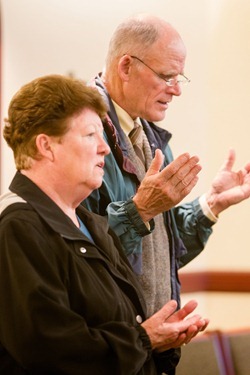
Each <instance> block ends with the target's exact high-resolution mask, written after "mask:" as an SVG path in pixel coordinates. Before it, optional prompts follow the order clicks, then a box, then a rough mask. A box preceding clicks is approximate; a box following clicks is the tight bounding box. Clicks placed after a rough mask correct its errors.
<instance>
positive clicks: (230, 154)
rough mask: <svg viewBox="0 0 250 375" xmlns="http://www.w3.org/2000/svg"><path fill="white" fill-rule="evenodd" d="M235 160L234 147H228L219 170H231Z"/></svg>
mask: <svg viewBox="0 0 250 375" xmlns="http://www.w3.org/2000/svg"><path fill="white" fill-rule="evenodd" d="M234 162H235V151H234V149H232V148H230V150H229V152H228V157H227V159H226V160H225V162H224V163H223V164H222V166H221V168H220V170H221V171H231V170H232V168H233V165H234Z"/></svg>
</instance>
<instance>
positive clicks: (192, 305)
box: [175, 300, 198, 320]
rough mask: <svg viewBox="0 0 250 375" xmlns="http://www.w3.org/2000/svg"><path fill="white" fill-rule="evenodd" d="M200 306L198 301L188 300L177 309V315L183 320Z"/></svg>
mask: <svg viewBox="0 0 250 375" xmlns="http://www.w3.org/2000/svg"><path fill="white" fill-rule="evenodd" d="M197 306H198V303H197V301H195V300H191V301H189V302H187V303H186V304H185V305H184V306H183V307H182V308H181V309H180V310H178V311H176V313H175V315H176V316H177V317H178V319H180V320H182V319H184V318H186V317H187V316H188V315H189V314H191V313H192V312H193V311H194V310H195V309H196V307H197Z"/></svg>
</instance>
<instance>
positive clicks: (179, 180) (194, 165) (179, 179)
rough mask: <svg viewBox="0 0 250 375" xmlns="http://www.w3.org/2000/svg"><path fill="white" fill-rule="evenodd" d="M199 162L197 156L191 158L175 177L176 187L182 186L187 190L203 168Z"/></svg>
mask: <svg viewBox="0 0 250 375" xmlns="http://www.w3.org/2000/svg"><path fill="white" fill-rule="evenodd" d="M198 162H199V158H198V157H197V156H192V157H191V158H189V160H188V161H187V162H186V163H185V164H183V165H182V166H181V167H180V168H179V170H178V171H177V172H176V173H175V174H174V175H173V177H172V184H173V185H175V186H178V184H181V186H183V188H186V187H187V186H188V185H189V184H190V183H191V182H192V181H193V179H194V178H195V177H196V176H197V174H198V173H199V172H200V171H201V166H200V165H199V164H198Z"/></svg>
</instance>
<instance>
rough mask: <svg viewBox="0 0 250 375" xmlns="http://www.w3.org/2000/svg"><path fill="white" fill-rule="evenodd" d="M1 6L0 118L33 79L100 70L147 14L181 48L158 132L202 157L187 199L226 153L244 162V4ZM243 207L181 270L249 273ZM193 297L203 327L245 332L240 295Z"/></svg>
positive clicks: (47, 0) (54, 0) (9, 0)
mask: <svg viewBox="0 0 250 375" xmlns="http://www.w3.org/2000/svg"><path fill="white" fill-rule="evenodd" d="M1 8H2V21H3V51H2V52H3V61H2V63H3V75H2V92H3V97H2V112H3V113H2V117H3V116H5V115H6V112H7V105H8V102H9V100H10V98H11V97H12V95H13V94H14V93H15V91H16V90H18V89H19V87H20V86H21V85H22V84H24V83H26V82H28V81H29V80H31V79H33V78H35V77H37V76H40V75H44V74H49V73H60V74H68V73H73V74H74V75H75V76H77V77H81V78H84V79H86V80H87V79H89V78H91V77H92V76H93V75H94V74H95V73H96V72H98V71H100V70H101V69H102V66H103V63H104V58H105V52H106V49H107V45H108V41H109V38H110V36H111V34H112V32H113V30H114V28H115V27H116V25H117V24H118V23H119V22H120V21H121V20H122V19H123V18H125V17H127V16H130V15H132V14H134V13H138V12H149V13H153V14H156V15H160V16H162V17H163V18H165V19H166V20H169V21H170V22H171V23H172V24H173V25H174V26H176V28H177V29H178V30H179V31H180V33H181V35H182V36H183V39H184V41H185V43H186V46H187V49H188V59H187V64H186V74H187V76H188V77H190V78H191V81H192V82H191V84H190V85H189V86H188V87H185V88H184V89H183V95H182V96H181V98H176V99H175V100H174V101H173V102H172V103H171V108H170V109H169V110H168V113H167V118H166V121H165V122H164V124H162V126H165V127H167V128H168V130H170V131H171V132H172V133H173V139H172V141H171V145H172V149H173V152H174V154H175V155H176V156H177V155H178V154H179V153H181V152H183V151H189V152H190V153H191V154H194V153H195V154H198V155H199V156H200V160H201V164H202V166H203V170H202V172H201V174H200V180H199V183H198V185H197V186H196V187H195V189H194V191H193V192H192V193H191V195H190V197H189V198H190V199H191V198H194V197H195V196H197V195H199V194H201V193H203V192H204V191H205V190H206V188H207V187H208V186H209V184H210V182H211V180H212V178H213V177H214V175H215V173H216V171H217V169H218V168H219V167H220V165H221V163H222V161H223V159H224V157H225V156H226V154H227V152H228V149H229V147H234V148H235V150H236V153H237V161H236V165H235V168H239V167H241V166H242V165H243V164H244V163H245V162H246V161H247V160H250V151H249V138H250V137H249V133H250V132H249V118H250V116H249V115H250V113H249V112H250V105H249V87H250V73H249V61H250V43H249V37H250V24H249V18H250V2H249V0H199V1H198V0H189V1H186V0H155V1H153V0H137V1H134V0H115V1H111V0H106V1H101V0H92V1H89V0H21V1H20V0H2V1H1ZM1 122H2V121H1ZM1 141H3V140H2V137H1ZM1 158H2V164H1V179H2V182H1V191H2V192H3V191H5V190H6V189H7V187H8V184H9V182H10V180H11V178H12V176H13V174H14V171H15V168H14V163H13V159H12V154H11V152H10V150H9V149H7V147H6V146H5V144H4V142H2V149H1ZM249 209H250V201H247V202H244V203H242V204H241V205H239V206H235V207H232V208H231V209H230V210H228V211H227V212H225V213H223V214H222V215H221V218H220V220H219V222H218V223H217V224H216V226H215V227H214V234H213V236H212V237H211V239H210V240H209V242H208V245H207V247H206V250H205V251H204V253H203V254H201V255H200V256H199V257H197V259H196V260H194V261H193V262H192V263H191V264H190V265H188V266H187V267H186V268H185V270H186V271H190V270H201V269H227V270H228V269H232V270H235V269H236V270H240V269H243V270H249V268H250V267H249V266H250V244H249V241H248V231H249V215H248V213H249ZM188 297H192V296H188ZM195 297H197V298H198V300H199V301H200V311H201V312H202V313H204V314H205V315H206V316H210V317H211V318H212V322H211V327H217V326H218V325H219V326H223V327H232V326H239V325H241V326H242V325H249V309H250V298H249V296H248V295H247V296H243V297H242V298H243V299H238V300H237V304H238V303H239V306H237V310H235V311H234V310H233V309H234V308H235V309H236V307H234V306H235V303H236V302H235V301H236V300H235V298H234V296H233V295H232V296H230V298H228V296H226V298H227V300H226V301H225V297H223V298H222V297H221V296H219V297H218V298H217V297H216V296H214V295H213V296H211V297H204V296H203V295H198V296H195ZM185 298H186V297H185ZM228 310H229V312H228ZM244 311H246V313H245V312H244Z"/></svg>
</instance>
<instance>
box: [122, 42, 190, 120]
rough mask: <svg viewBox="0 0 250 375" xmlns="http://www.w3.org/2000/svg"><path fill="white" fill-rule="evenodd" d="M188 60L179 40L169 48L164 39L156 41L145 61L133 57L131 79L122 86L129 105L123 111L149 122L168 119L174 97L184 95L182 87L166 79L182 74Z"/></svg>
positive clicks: (126, 102) (126, 103)
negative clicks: (168, 111)
mask: <svg viewBox="0 0 250 375" xmlns="http://www.w3.org/2000/svg"><path fill="white" fill-rule="evenodd" d="M137 57H138V58H140V56H137ZM185 58H186V50H185V47H184V45H183V42H182V41H181V40H180V39H177V40H175V41H173V42H172V43H171V44H167V47H166V44H164V40H162V41H159V42H157V43H156V44H155V45H154V46H153V47H152V48H151V49H150V53H149V54H147V55H146V57H144V59H143V61H139V60H138V59H136V58H131V68H130V73H129V79H128V81H127V82H125V83H124V85H123V89H124V96H125V105H126V108H125V106H123V108H124V109H125V110H126V111H127V112H128V113H129V114H130V116H131V117H132V118H136V117H141V118H144V119H146V120H147V121H161V120H163V119H164V118H165V114H166V110H167V109H168V105H169V103H170V102H171V101H172V99H173V96H179V95H181V85H180V84H179V83H176V84H175V85H173V86H171V87H170V86H168V85H167V84H166V82H165V81H164V79H170V78H176V77H177V75H178V74H183V73H184V65H185ZM145 64H146V65H147V66H146V65H145ZM161 77H162V78H161ZM163 78H164V79H163Z"/></svg>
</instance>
